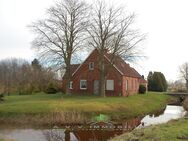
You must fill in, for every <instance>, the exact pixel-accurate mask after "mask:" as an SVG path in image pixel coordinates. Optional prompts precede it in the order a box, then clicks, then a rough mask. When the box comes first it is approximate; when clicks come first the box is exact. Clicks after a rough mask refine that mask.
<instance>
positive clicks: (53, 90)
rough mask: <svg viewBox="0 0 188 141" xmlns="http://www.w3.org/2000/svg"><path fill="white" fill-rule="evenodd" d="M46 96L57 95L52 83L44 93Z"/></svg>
mask: <svg viewBox="0 0 188 141" xmlns="http://www.w3.org/2000/svg"><path fill="white" fill-rule="evenodd" d="M45 92H46V93H47V94H55V93H57V88H56V87H55V86H54V84H53V83H49V85H48V87H47V89H46V91H45Z"/></svg>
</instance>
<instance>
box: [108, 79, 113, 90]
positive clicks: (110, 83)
mask: <svg viewBox="0 0 188 141" xmlns="http://www.w3.org/2000/svg"><path fill="white" fill-rule="evenodd" d="M106 90H110V91H113V90H114V80H106Z"/></svg>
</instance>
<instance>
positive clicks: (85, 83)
mask: <svg viewBox="0 0 188 141" xmlns="http://www.w3.org/2000/svg"><path fill="white" fill-rule="evenodd" d="M80 89H87V80H80Z"/></svg>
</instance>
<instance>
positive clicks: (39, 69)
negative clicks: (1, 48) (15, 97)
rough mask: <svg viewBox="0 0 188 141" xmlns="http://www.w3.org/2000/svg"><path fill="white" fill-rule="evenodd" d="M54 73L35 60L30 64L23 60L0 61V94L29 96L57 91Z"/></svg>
mask: <svg viewBox="0 0 188 141" xmlns="http://www.w3.org/2000/svg"><path fill="white" fill-rule="evenodd" d="M55 76H56V75H55V72H53V71H52V69H50V68H46V67H43V66H42V65H41V64H40V63H39V61H38V60H37V59H34V60H33V61H32V62H31V63H29V62H28V61H26V60H24V59H16V58H12V59H4V60H1V61H0V93H4V94H8V95H9V94H11V93H17V94H31V93H34V92H41V91H44V92H45V91H48V89H49V87H53V89H57V86H58V85H57V80H56V79H55Z"/></svg>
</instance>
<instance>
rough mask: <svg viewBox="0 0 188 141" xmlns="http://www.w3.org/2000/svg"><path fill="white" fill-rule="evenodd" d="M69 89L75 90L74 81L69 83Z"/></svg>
mask: <svg viewBox="0 0 188 141" xmlns="http://www.w3.org/2000/svg"><path fill="white" fill-rule="evenodd" d="M69 89H73V82H72V81H70V83H69Z"/></svg>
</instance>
